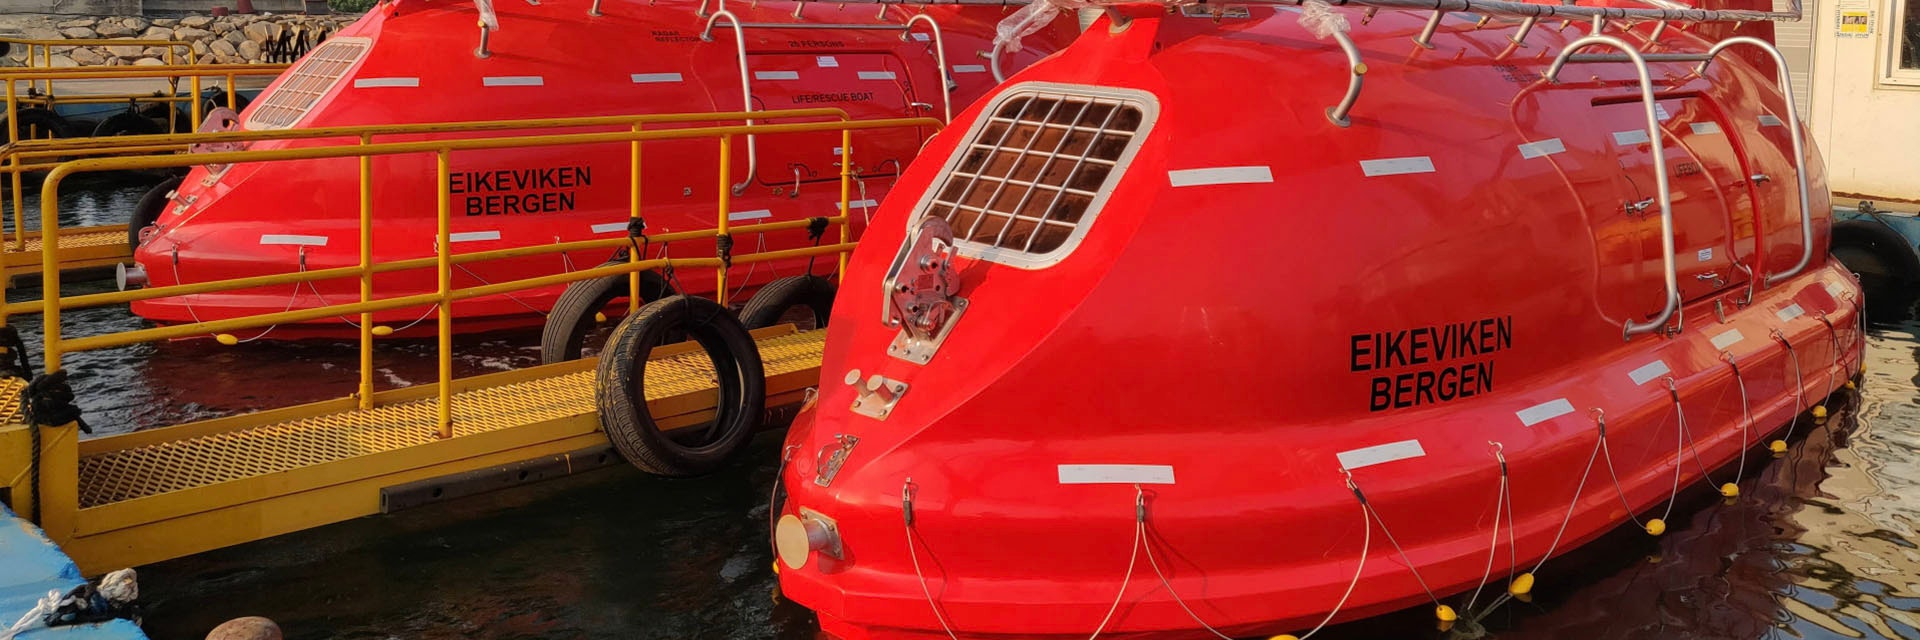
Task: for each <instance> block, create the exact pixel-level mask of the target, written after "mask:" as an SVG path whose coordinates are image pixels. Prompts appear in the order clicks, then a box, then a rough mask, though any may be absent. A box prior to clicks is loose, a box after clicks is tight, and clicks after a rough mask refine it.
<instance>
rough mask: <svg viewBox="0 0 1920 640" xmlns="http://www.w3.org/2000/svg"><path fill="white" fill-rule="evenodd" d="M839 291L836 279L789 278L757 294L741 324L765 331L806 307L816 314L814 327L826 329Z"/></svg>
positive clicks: (769, 285) (745, 312) (764, 288)
mask: <svg viewBox="0 0 1920 640" xmlns="http://www.w3.org/2000/svg"><path fill="white" fill-rule="evenodd" d="M836 291H837V287H835V286H834V285H833V281H832V280H828V279H826V278H822V277H820V276H816V275H804V276H787V277H785V278H781V279H779V280H775V281H773V282H769V283H767V286H764V287H761V288H760V290H759V291H756V292H754V294H753V297H752V298H748V299H747V305H746V307H744V308H742V309H741V310H740V323H741V324H743V325H746V327H747V329H748V330H753V329H764V328H767V327H771V326H773V325H775V324H778V323H779V322H780V318H781V317H782V316H785V315H786V314H787V312H788V311H789V310H792V309H793V308H794V307H806V308H808V309H809V310H812V311H813V320H814V326H815V327H816V328H824V327H826V326H827V317H828V316H830V315H832V314H833V296H834V293H835V292H836Z"/></svg>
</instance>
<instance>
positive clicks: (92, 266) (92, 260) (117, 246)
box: [0, 224, 133, 285]
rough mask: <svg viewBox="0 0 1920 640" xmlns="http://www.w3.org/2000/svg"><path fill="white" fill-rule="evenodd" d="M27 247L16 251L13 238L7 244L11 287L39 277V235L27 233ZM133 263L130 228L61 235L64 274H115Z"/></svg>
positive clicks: (112, 227) (87, 229)
mask: <svg viewBox="0 0 1920 640" xmlns="http://www.w3.org/2000/svg"><path fill="white" fill-rule="evenodd" d="M25 244H26V246H25V247H21V248H18V249H16V248H14V246H13V237H12V236H11V235H9V236H8V237H7V241H6V243H5V244H4V246H5V252H4V253H0V256H4V259H5V260H6V274H7V278H9V279H10V282H9V283H8V284H9V285H11V284H13V283H17V282H20V281H22V280H29V279H35V280H37V279H38V278H39V277H40V267H41V262H40V260H41V256H40V247H41V242H40V232H38V231H28V232H27V234H26V243H25ZM132 260H133V252H132V251H131V250H129V249H127V225H124V224H112V225H104V226H98V227H82V228H78V229H63V230H61V232H60V273H62V274H69V273H71V274H80V273H87V272H92V273H99V274H112V272H113V268H114V266H115V265H119V264H122V263H126V262H131V261H132Z"/></svg>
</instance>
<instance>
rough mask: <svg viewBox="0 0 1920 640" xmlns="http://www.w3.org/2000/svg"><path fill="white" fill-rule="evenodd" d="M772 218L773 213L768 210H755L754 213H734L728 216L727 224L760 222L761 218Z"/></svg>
mask: <svg viewBox="0 0 1920 640" xmlns="http://www.w3.org/2000/svg"><path fill="white" fill-rule="evenodd" d="M771 217H773V212H772V211H768V210H766V209H755V210H752V211H735V212H733V213H729V214H727V222H736V221H740V220H759V219H761V218H771Z"/></svg>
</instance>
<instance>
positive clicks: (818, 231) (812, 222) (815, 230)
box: [807, 217, 827, 244]
mask: <svg viewBox="0 0 1920 640" xmlns="http://www.w3.org/2000/svg"><path fill="white" fill-rule="evenodd" d="M824 235H827V219H826V218H823V217H815V218H811V219H808V220H807V239H808V240H812V241H813V243H814V244H820V237H821V236H824Z"/></svg>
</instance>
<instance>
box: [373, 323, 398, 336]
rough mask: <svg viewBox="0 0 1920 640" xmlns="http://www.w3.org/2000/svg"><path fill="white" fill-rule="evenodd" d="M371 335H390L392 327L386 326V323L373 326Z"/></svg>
mask: <svg viewBox="0 0 1920 640" xmlns="http://www.w3.org/2000/svg"><path fill="white" fill-rule="evenodd" d="M373 335H376V336H390V335H393V327H389V326H386V325H380V326H378V327H374V328H373Z"/></svg>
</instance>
